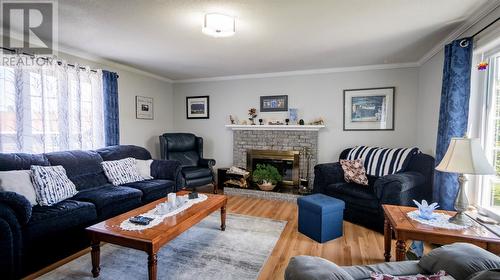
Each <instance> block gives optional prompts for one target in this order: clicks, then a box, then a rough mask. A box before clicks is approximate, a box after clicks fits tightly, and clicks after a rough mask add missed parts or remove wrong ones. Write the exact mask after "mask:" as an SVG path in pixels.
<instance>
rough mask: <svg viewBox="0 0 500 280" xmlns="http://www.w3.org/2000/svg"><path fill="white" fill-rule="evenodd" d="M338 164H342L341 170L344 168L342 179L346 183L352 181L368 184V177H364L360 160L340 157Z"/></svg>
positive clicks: (364, 173) (364, 171)
mask: <svg viewBox="0 0 500 280" xmlns="http://www.w3.org/2000/svg"><path fill="white" fill-rule="evenodd" d="M340 165H341V166H342V170H344V180H345V181H346V182H347V183H351V182H352V183H356V184H360V185H364V186H367V185H368V178H367V177H366V170H365V167H364V166H363V161H362V160H360V159H354V160H347V159H341V160H340Z"/></svg>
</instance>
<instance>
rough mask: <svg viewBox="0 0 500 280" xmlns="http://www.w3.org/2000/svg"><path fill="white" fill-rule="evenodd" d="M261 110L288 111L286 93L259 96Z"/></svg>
mask: <svg viewBox="0 0 500 280" xmlns="http://www.w3.org/2000/svg"><path fill="white" fill-rule="evenodd" d="M260 111H261V112H281V111H285V112H286V111H288V95H269V96H261V97H260Z"/></svg>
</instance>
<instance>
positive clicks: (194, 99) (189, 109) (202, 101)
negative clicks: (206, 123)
mask: <svg viewBox="0 0 500 280" xmlns="http://www.w3.org/2000/svg"><path fill="white" fill-rule="evenodd" d="M209 105H210V104H209V96H187V97H186V117H187V118H188V119H208V118H209V117H210V114H209V112H210V106H209Z"/></svg>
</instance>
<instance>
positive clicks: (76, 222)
mask: <svg viewBox="0 0 500 280" xmlns="http://www.w3.org/2000/svg"><path fill="white" fill-rule="evenodd" d="M96 219H97V213H96V208H95V206H94V205H93V204H92V203H89V202H82V201H75V200H69V199H68V200H64V201H61V202H59V203H56V204H54V205H51V206H40V205H36V206H34V207H33V210H32V214H31V219H30V220H29V222H28V224H27V225H26V227H25V229H24V231H25V233H24V235H23V238H26V239H27V240H28V241H33V240H36V239H38V238H40V237H42V236H50V235H51V234H53V233H56V232H59V231H64V230H70V229H72V228H83V227H86V226H89V225H90V224H92V223H93V222H95V221H96Z"/></svg>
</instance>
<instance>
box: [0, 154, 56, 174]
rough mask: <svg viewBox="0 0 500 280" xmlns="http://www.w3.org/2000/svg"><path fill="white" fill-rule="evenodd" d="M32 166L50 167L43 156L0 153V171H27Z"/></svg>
mask: <svg viewBox="0 0 500 280" xmlns="http://www.w3.org/2000/svg"><path fill="white" fill-rule="evenodd" d="M32 165H42V166H47V165H50V163H49V160H48V159H47V158H46V157H45V155H44V154H25V153H12V154H2V153H0V171H8V170H28V169H30V167H31V166H32Z"/></svg>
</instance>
